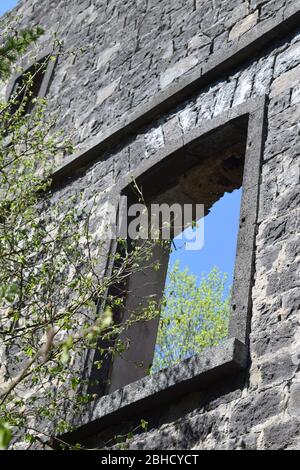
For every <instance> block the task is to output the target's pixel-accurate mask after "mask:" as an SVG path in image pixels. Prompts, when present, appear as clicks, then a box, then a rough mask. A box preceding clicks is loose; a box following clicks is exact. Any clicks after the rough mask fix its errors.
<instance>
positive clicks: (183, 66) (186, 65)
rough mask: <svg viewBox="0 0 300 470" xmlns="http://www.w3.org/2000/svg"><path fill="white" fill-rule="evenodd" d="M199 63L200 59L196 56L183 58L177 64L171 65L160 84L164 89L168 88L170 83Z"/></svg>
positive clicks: (162, 76)
mask: <svg viewBox="0 0 300 470" xmlns="http://www.w3.org/2000/svg"><path fill="white" fill-rule="evenodd" d="M197 64H198V59H197V58H196V57H186V58H185V59H182V60H181V61H179V62H178V63H177V64H175V65H172V67H169V68H168V69H167V70H166V71H165V72H164V73H163V74H162V75H161V78H160V86H161V88H162V89H164V88H166V87H167V86H168V85H170V83H172V82H173V81H174V80H175V79H176V78H178V77H180V76H181V75H183V74H184V73H186V72H188V71H189V70H191V69H192V68H193V67H195V65H197Z"/></svg>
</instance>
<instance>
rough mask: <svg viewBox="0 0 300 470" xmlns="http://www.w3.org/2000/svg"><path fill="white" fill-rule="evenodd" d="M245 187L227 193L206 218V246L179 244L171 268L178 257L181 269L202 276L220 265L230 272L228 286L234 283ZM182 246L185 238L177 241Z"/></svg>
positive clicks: (170, 263) (171, 261)
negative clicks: (187, 247) (193, 248)
mask: <svg viewBox="0 0 300 470" xmlns="http://www.w3.org/2000/svg"><path fill="white" fill-rule="evenodd" d="M241 195H242V189H239V190H236V191H234V192H233V193H231V194H229V193H226V194H225V195H224V196H223V197H222V198H221V199H220V200H219V201H218V202H217V203H216V204H215V205H214V206H213V208H212V209H211V212H210V214H209V215H208V216H206V217H205V219H204V247H203V248H202V250H199V251H187V250H185V249H184V248H179V249H178V250H177V251H175V250H174V251H173V252H172V254H171V257H170V262H169V269H171V268H172V266H173V265H174V263H175V262H176V261H177V260H179V261H180V267H181V269H185V267H188V268H189V270H190V272H191V273H193V274H196V275H197V276H200V275H201V274H202V273H204V274H208V273H209V272H210V271H211V270H212V268H213V267H215V266H216V267H218V268H219V269H220V270H221V271H222V272H226V273H227V274H228V282H227V287H230V286H231V285H232V281H233V271H234V262H235V254H236V248H237V236H238V228H239V215H240V205H241ZM175 245H176V246H177V247H182V245H183V242H182V241H180V242H177V243H175Z"/></svg>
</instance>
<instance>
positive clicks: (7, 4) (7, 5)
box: [0, 0, 19, 15]
mask: <svg viewBox="0 0 300 470" xmlns="http://www.w3.org/2000/svg"><path fill="white" fill-rule="evenodd" d="M18 1H19V0H0V15H3V13H5V12H6V11H8V10H11V9H12V8H13V7H15V6H16V4H17V3H18Z"/></svg>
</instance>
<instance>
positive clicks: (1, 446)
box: [0, 421, 12, 450]
mask: <svg viewBox="0 0 300 470" xmlns="http://www.w3.org/2000/svg"><path fill="white" fill-rule="evenodd" d="M11 440H12V432H11V429H10V427H9V425H8V424H7V423H5V422H3V421H0V450H6V449H7V448H8V446H9V444H10V442H11Z"/></svg>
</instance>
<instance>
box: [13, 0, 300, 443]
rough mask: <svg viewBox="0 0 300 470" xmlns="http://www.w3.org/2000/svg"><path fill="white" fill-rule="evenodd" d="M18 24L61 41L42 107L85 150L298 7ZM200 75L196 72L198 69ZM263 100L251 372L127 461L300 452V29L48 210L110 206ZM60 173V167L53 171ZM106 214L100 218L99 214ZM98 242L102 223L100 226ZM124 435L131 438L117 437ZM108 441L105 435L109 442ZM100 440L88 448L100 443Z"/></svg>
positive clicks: (92, 4)
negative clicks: (134, 179) (125, 181)
mask: <svg viewBox="0 0 300 470" xmlns="http://www.w3.org/2000/svg"><path fill="white" fill-rule="evenodd" d="M20 3H21V5H20V7H19V8H18V9H17V10H14V12H13V13H12V15H16V13H18V14H20V15H21V17H22V19H21V20H20V22H21V24H22V25H33V24H40V25H42V26H43V27H44V28H45V30H46V34H45V36H44V37H43V38H42V39H41V41H40V44H39V46H38V47H39V48H40V49H43V47H44V44H46V43H48V42H49V38H50V37H51V33H52V32H53V31H57V33H58V36H59V38H60V39H62V40H63V41H64V45H65V46H64V47H65V49H66V50H70V49H73V48H78V47H82V48H83V49H82V51H81V52H78V53H77V54H76V57H75V56H74V57H67V58H64V56H62V57H61V58H60V60H59V63H58V65H57V68H56V71H55V75H54V78H53V82H52V85H51V88H50V90H49V94H48V99H49V102H50V107H51V109H53V110H55V107H56V106H58V104H59V106H61V112H60V116H61V119H60V121H59V122H58V123H57V125H58V127H61V128H63V129H65V130H66V131H67V132H69V131H71V132H73V135H74V143H75V145H76V146H77V147H78V150H83V149H88V148H90V147H91V146H92V144H93V139H94V138H95V137H97V138H99V136H101V135H102V134H103V133H104V132H107V130H108V129H109V128H111V127H112V126H113V125H115V124H116V123H121V124H122V123H123V122H125V121H126V118H127V116H128V115H129V114H130V113H132V112H134V111H135V110H136V109H142V107H143V106H144V105H146V104H147V103H151V102H155V99H156V95H157V94H158V93H160V92H162V91H168V90H169V87H170V86H172V85H174V83H177V82H179V81H180V80H184V79H185V76H187V74H189V73H190V72H191V71H193V69H195V68H197V67H200V69H201V67H202V64H203V69H205V64H206V63H207V62H208V61H209V60H211V58H212V57H214V54H220V51H221V55H222V54H223V53H224V51H226V50H227V49H228V47H230V46H231V45H232V44H235V42H238V41H239V40H240V39H241V38H242V37H243V36H245V35H247V34H249V33H251V31H255V28H257V26H259V25H262V24H264V23H265V24H266V25H268V24H269V23H268V22H270V21H274V18H276V21H277V22H278V24H280V22H281V21H283V20H284V18H285V17H286V15H287V14H288V12H289V11H290V9H291V8H293V9H294V10H295V11H296V10H297V9H298V10H300V2H299V1H295V0H293V1H289V0H271V1H268V0H251V1H242V0H228V1H224V0H214V1H210V2H207V1H204V0H201V1H199V0H176V2H172V1H171V0H160V1H159V0H135V1H134V2H133V1H125V0H124V1H123V2H118V1H116V0H106V1H101V2H100V1H97V0H76V1H73V0H72V1H71V0H64V1H59V0H53V1H48V0H43V1H41V0H23V1H21V2H20ZM197 70H198V69H197ZM263 95H267V129H266V138H265V145H264V154H263V165H262V172H261V191H260V205H259V215H258V225H257V238H256V265H255V279H254V285H253V291H252V300H253V311H252V333H251V335H250V353H251V367H250V368H249V370H248V371H247V374H246V376H244V377H243V378H239V380H238V381H237V382H236V383H233V382H230V383H227V382H226V381H225V382H224V383H223V382H222V383H220V384H218V386H217V387H214V389H213V390H206V391H205V393H204V392H203V391H199V393H198V394H195V395H193V396H190V395H189V396H186V397H185V398H183V399H181V400H180V401H177V402H174V403H171V404H170V405H169V406H166V407H164V408H163V409H160V410H158V411H157V412H153V413H152V415H151V416H150V417H149V421H150V424H151V426H150V430H149V432H148V433H144V434H142V435H139V436H136V437H135V438H134V439H133V442H132V443H131V444H130V446H131V448H145V449H158V448H159V449H161V448H181V449H185V448H188V449H190V448H194V449H282V448H285V449H296V448H300V325H299V303H300V302H299V287H300V286H299V282H300V281H299V279H300V276H299V246H300V243H299V227H300V219H299V216H300V212H299V211H300V209H299V201H300V192H299V182H300V125H299V118H300V24H299V26H298V27H297V28H296V29H287V30H286V31H285V33H284V34H283V35H281V37H280V38H278V40H273V41H272V42H271V43H268V44H266V45H265V47H264V48H263V49H262V50H258V51H257V52H253V54H252V57H251V59H249V58H248V59H247V60H246V61H244V63H240V64H239V65H233V67H232V68H231V70H230V71H229V72H226V73H225V74H223V76H220V77H219V78H218V79H217V80H212V81H210V82H208V83H207V84H206V85H205V86H202V87H201V88H200V89H197V90H196V91H194V92H193V93H192V94H191V96H190V97H188V98H183V100H182V102H181V104H178V103H177V104H176V106H174V108H173V109H170V110H169V111H167V112H165V113H163V112H162V113H161V115H160V116H159V117H158V118H154V119H153V122H152V123H151V124H149V125H147V126H141V127H140V128H139V129H138V131H137V132H136V133H135V134H134V135H131V136H130V137H128V138H127V139H123V140H122V141H120V142H119V141H116V142H115V147H112V146H111V148H110V149H109V150H108V151H107V152H105V153H104V154H103V155H101V154H99V155H98V159H97V160H96V161H95V162H93V163H91V164H90V165H89V166H88V168H86V169H85V170H84V171H81V173H80V174H77V175H71V176H72V177H71V178H69V179H66V180H65V181H64V182H63V184H62V187H60V188H59V189H58V190H56V192H55V193H54V197H55V198H65V197H66V196H67V197H68V196H70V195H71V194H76V193H78V194H79V193H81V194H83V198H82V201H83V202H82V203H83V204H88V202H89V200H90V199H91V198H92V197H93V196H97V197H98V198H99V200H102V201H103V199H105V197H112V196H111V194H112V195H115V194H116V186H117V184H118V182H119V181H120V178H121V177H123V176H125V175H127V174H128V173H131V172H134V171H135V170H136V169H137V168H138V167H139V166H140V165H141V164H142V163H143V162H148V163H147V164H148V165H151V162H154V161H155V158H156V154H157V153H158V152H159V151H161V149H163V148H164V147H167V146H170V145H172V141H173V139H174V136H176V139H178V137H179V136H181V137H182V141H183V142H184V138H185V135H186V133H187V132H189V131H190V130H192V129H194V128H196V127H200V126H202V125H204V124H205V123H206V122H207V121H208V120H211V119H212V118H214V117H216V116H218V115H222V113H224V112H226V111H227V110H229V109H231V108H234V107H236V106H238V105H241V104H242V103H244V102H246V101H247V100H249V99H250V98H254V97H257V96H263ZM59 163H60V164H61V163H62V164H63V161H62V162H59ZM99 214H101V206H100V207H99ZM95 230H97V224H95ZM124 426H125V428H126V425H124ZM107 433H108V431H107ZM101 439H102V437H100V436H99V437H97V438H94V443H98V444H99V443H100V442H101Z"/></svg>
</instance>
